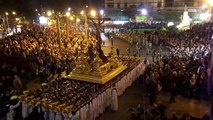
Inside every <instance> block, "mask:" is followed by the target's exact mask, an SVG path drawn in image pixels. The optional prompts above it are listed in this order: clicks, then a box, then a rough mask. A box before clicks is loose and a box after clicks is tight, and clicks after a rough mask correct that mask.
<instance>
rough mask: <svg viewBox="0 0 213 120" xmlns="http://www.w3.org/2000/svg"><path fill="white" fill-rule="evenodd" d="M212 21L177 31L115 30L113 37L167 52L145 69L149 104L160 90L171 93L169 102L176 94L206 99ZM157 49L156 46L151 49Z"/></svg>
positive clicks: (210, 90)
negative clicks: (161, 48) (165, 49)
mask: <svg viewBox="0 0 213 120" xmlns="http://www.w3.org/2000/svg"><path fill="white" fill-rule="evenodd" d="M210 26H212V23H204V24H199V25H195V26H193V27H192V28H191V29H190V30H185V31H180V32H162V31H127V32H122V33H117V34H116V37H117V38H120V39H122V40H126V41H127V42H129V43H130V44H133V45H136V46H137V45H139V46H142V47H149V46H150V43H151V44H153V45H156V46H160V47H164V48H167V49H168V51H170V53H169V54H168V55H166V56H163V57H159V58H160V59H158V60H157V61H153V62H154V64H150V65H148V66H147V69H146V80H145V83H146V85H147V86H149V87H147V92H148V93H149V100H150V104H151V105H153V104H154V103H156V102H157V94H158V92H159V90H162V91H165V92H168V93H170V94H171V97H170V101H169V102H175V96H177V95H182V96H184V97H187V98H195V99H201V100H203V99H209V98H210V95H211V94H212V88H211V87H210V86H211V84H212V82H211V78H212V76H211V73H212V71H211V67H210V66H211V47H212V40H209V36H210V33H209V31H210V30H209V28H211V27H210ZM151 51H152V54H156V53H154V52H156V51H160V49H159V47H158V48H154V49H152V50H151Z"/></svg>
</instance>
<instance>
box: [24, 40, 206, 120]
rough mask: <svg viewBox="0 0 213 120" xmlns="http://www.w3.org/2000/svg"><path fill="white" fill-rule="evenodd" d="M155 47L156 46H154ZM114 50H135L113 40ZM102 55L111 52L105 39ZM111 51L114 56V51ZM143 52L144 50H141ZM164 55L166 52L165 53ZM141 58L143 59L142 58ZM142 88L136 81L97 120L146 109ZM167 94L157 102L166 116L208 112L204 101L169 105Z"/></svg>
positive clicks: (117, 119)
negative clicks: (139, 108)
mask: <svg viewBox="0 0 213 120" xmlns="http://www.w3.org/2000/svg"><path fill="white" fill-rule="evenodd" d="M155 47H156V46H155ZM114 48H115V49H116V48H118V49H119V50H120V55H127V53H126V49H127V48H130V50H131V51H133V50H135V47H134V46H131V45H129V44H128V43H127V42H125V41H122V40H114ZM102 49H103V50H104V53H105V54H106V55H107V54H108V53H110V51H111V43H110V41H109V40H108V39H105V46H103V47H102ZM115 49H114V50H113V52H114V54H115V55H116V50H115ZM143 50H144V49H143ZM165 54H166V52H165ZM143 58H145V57H144V56H143ZM147 58H148V60H150V61H151V60H152V58H151V56H148V57H147ZM39 86H40V85H39V83H37V82H31V83H29V84H28V85H27V88H28V89H32V88H36V87H39ZM145 87H146V86H144V85H143V84H142V83H141V82H139V81H136V82H135V83H134V84H133V85H132V86H131V87H129V88H128V89H127V90H126V91H125V92H124V94H123V95H122V96H120V97H119V99H118V103H119V110H118V111H117V112H113V111H111V110H110V109H107V110H106V111H105V112H104V114H103V115H100V117H99V118H97V119H98V120H129V115H130V112H129V111H128V109H129V108H131V107H136V106H137V105H138V104H141V105H142V106H143V107H144V109H145V108H146V107H148V104H147V103H148V100H147V95H146V94H145V93H144V92H143V89H144V88H145ZM169 97H170V96H169V94H165V93H161V94H160V95H159V96H158V100H159V101H161V102H162V103H163V104H164V105H166V107H167V109H166V115H167V116H168V117H170V116H171V114H172V113H173V112H176V113H177V115H179V116H181V115H182V114H183V113H190V114H191V115H193V116H195V117H201V116H202V115H204V114H205V113H206V112H207V111H209V110H210V103H209V102H206V101H197V100H192V99H186V98H183V97H181V96H177V97H176V102H175V103H169V102H168V101H169Z"/></svg>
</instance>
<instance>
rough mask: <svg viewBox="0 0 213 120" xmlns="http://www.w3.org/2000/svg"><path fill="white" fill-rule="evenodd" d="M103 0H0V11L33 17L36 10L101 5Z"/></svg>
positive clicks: (61, 9)
mask: <svg viewBox="0 0 213 120" xmlns="http://www.w3.org/2000/svg"><path fill="white" fill-rule="evenodd" d="M101 3H102V0H0V12H1V13H4V12H5V11H8V12H9V11H13V10H14V11H17V12H18V14H23V15H24V16H27V17H32V16H33V12H34V10H35V9H36V8H37V9H41V7H42V8H44V9H54V10H57V11H64V10H66V9H67V8H68V7H72V8H73V9H74V10H76V9H81V8H82V7H83V6H86V5H89V6H91V7H96V8H97V7H101V5H102V4H101Z"/></svg>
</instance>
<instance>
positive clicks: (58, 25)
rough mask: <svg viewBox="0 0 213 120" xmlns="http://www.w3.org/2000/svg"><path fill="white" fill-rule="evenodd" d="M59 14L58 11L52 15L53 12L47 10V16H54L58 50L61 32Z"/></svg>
mask: <svg viewBox="0 0 213 120" xmlns="http://www.w3.org/2000/svg"><path fill="white" fill-rule="evenodd" d="M59 14H60V13H55V14H54V16H53V12H52V11H47V16H48V17H52V16H53V17H54V18H56V28H57V41H58V45H59V51H61V33H60V21H59Z"/></svg>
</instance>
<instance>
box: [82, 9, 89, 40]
mask: <svg viewBox="0 0 213 120" xmlns="http://www.w3.org/2000/svg"><path fill="white" fill-rule="evenodd" d="M80 14H81V15H83V16H84V28H85V29H84V31H85V41H86V42H88V39H89V36H88V29H89V27H88V17H87V10H85V11H83V10H82V11H81V13H80Z"/></svg>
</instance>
